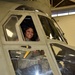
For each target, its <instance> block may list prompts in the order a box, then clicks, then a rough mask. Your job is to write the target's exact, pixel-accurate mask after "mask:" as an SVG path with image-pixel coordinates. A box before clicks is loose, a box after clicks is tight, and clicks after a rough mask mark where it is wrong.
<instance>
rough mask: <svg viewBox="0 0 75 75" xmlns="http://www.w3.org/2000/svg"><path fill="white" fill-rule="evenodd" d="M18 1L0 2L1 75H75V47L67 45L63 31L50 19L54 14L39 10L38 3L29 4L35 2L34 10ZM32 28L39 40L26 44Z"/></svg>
mask: <svg viewBox="0 0 75 75" xmlns="http://www.w3.org/2000/svg"><path fill="white" fill-rule="evenodd" d="M15 1H17V0H15ZM15 1H12V0H11V1H10V0H7V1H0V6H1V7H0V9H1V11H0V16H1V17H0V74H1V75H75V69H74V66H75V47H72V46H69V45H68V44H67V40H66V39H65V37H64V34H63V32H62V30H61V29H60V28H58V27H59V26H57V27H56V25H55V24H54V21H53V19H52V18H51V16H49V15H48V14H49V13H50V10H49V11H45V9H36V4H35V2H37V1H36V0H28V1H34V2H33V3H34V4H35V7H34V8H33V7H30V5H29V6H28V4H29V2H28V3H27V2H26V1H27V0H24V1H25V2H26V4H24V1H23V2H21V1H20V2H15ZM14 2H15V3H14ZM30 3H31V2H30ZM43 3H44V2H43ZM45 3H46V2H45ZM34 4H32V5H34ZM48 4H49V2H48ZM3 6H4V7H3ZM46 6H47V5H46ZM37 8H38V7H37ZM49 8H50V6H49ZM45 12H48V14H46V13H45ZM28 26H31V27H33V29H34V30H35V33H36V35H35V37H34V38H35V39H38V38H39V40H32V41H26V40H25V38H24V30H25V28H26V27H28Z"/></svg>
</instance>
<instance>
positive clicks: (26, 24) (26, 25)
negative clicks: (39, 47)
mask: <svg viewBox="0 0 75 75" xmlns="http://www.w3.org/2000/svg"><path fill="white" fill-rule="evenodd" d="M20 27H21V32H22V38H23V40H24V41H39V39H38V34H37V31H36V29H35V26H34V23H33V20H32V17H31V16H26V17H25V19H24V20H23V21H22V23H21V24H20Z"/></svg>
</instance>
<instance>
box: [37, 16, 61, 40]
mask: <svg viewBox="0 0 75 75" xmlns="http://www.w3.org/2000/svg"><path fill="white" fill-rule="evenodd" d="M38 17H39V19H40V21H41V23H42V26H43V29H44V31H45V34H46V36H47V37H48V38H50V39H58V40H62V38H61V37H60V36H59V34H58V32H57V29H56V27H55V25H54V24H53V22H52V21H51V20H50V19H49V18H47V17H45V16H41V15H38Z"/></svg>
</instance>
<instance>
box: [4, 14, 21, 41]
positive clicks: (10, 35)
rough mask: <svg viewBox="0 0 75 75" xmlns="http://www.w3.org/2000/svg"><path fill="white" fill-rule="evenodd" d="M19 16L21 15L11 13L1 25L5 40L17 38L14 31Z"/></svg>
mask: <svg viewBox="0 0 75 75" xmlns="http://www.w3.org/2000/svg"><path fill="white" fill-rule="evenodd" d="M20 18H21V15H11V16H10V17H9V18H8V19H7V20H6V22H5V24H4V25H3V30H4V35H5V40H6V41H15V40H18V36H17V32H16V23H17V22H18V20H19V19H20Z"/></svg>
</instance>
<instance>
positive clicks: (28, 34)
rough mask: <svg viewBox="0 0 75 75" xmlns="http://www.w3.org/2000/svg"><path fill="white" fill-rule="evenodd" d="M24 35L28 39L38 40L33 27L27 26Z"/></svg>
mask: <svg viewBox="0 0 75 75" xmlns="http://www.w3.org/2000/svg"><path fill="white" fill-rule="evenodd" d="M24 37H25V40H26V41H36V40H38V39H37V37H38V36H37V34H36V32H35V30H34V28H33V27H26V28H25V29H24Z"/></svg>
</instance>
